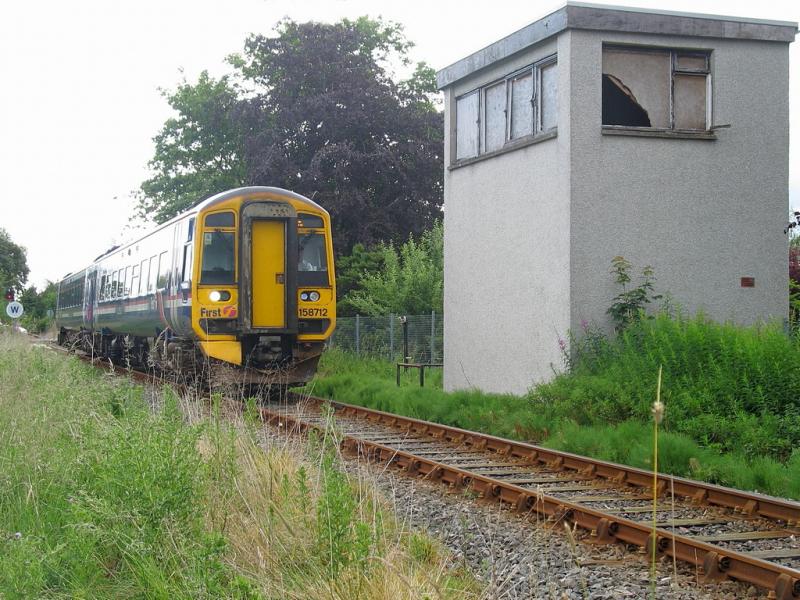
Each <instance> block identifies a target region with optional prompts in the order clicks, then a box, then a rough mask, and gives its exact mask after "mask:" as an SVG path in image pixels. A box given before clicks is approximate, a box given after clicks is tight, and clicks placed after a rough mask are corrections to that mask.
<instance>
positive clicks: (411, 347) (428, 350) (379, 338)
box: [329, 312, 444, 363]
mask: <svg viewBox="0 0 800 600" xmlns="http://www.w3.org/2000/svg"><path fill="white" fill-rule="evenodd" d="M403 319H405V325H404V324H403ZM404 328H407V339H408V341H407V343H408V354H407V355H405V356H409V357H411V361H412V362H421V363H440V362H442V356H443V338H444V333H443V321H442V315H441V313H436V312H432V313H430V314H428V315H386V316H383V317H362V316H360V315H357V316H355V317H338V318H337V319H336V331H335V332H334V334H333V336H332V337H331V339H330V341H329V345H330V347H332V348H341V349H342V350H347V351H348V352H353V353H355V354H358V355H360V356H371V357H375V358H385V359H387V360H390V361H396V360H401V359H402V358H403V356H404V354H403V349H404V331H403V330H404Z"/></svg>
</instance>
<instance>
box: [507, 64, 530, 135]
mask: <svg viewBox="0 0 800 600" xmlns="http://www.w3.org/2000/svg"><path fill="white" fill-rule="evenodd" d="M532 133H533V72H532V71H528V72H527V73H523V74H522V75H520V76H518V77H514V78H513V79H512V80H511V139H512V140H516V139H518V138H521V137H525V136H526V135H531V134H532Z"/></svg>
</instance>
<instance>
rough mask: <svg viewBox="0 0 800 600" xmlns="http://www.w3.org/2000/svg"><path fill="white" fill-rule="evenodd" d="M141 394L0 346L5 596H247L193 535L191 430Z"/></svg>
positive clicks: (215, 544) (196, 509)
mask: <svg viewBox="0 0 800 600" xmlns="http://www.w3.org/2000/svg"><path fill="white" fill-rule="evenodd" d="M23 365H24V366H23ZM142 391H143V390H142V388H140V387H135V386H133V385H131V384H129V383H127V382H125V381H122V380H112V381H108V380H106V378H104V377H101V376H98V373H97V372H96V371H95V370H93V369H91V368H90V367H88V366H86V365H83V364H81V363H79V362H78V361H77V360H75V359H70V360H66V359H65V358H64V357H63V356H61V355H58V354H56V353H53V352H48V351H46V350H42V349H32V348H30V346H28V345H27V344H26V343H24V342H21V343H15V342H14V341H13V339H12V336H7V335H5V336H3V335H0V422H2V423H4V426H3V427H2V428H0V589H2V590H3V591H4V593H5V594H6V597H9V598H17V597H20V598H22V597H42V596H58V597H119V596H125V597H145V596H151V597H152V596H157V597H221V596H225V597H239V598H244V597H246V596H245V595H243V594H242V593H240V592H241V591H242V589H245V588H246V586H245V588H243V587H242V580H241V578H239V577H237V576H235V575H234V573H233V572H232V571H231V570H230V568H229V566H228V565H227V564H226V563H225V562H224V561H223V560H222V558H221V557H222V556H223V555H224V553H225V552H226V542H225V540H224V539H223V538H221V537H220V536H219V535H217V534H215V533H213V532H209V531H208V530H207V529H206V528H205V525H204V521H203V514H204V508H203V503H204V500H205V499H206V495H207V490H208V488H207V480H206V478H205V476H204V474H203V471H202V469H200V468H199V467H200V465H201V464H202V462H201V457H200V455H199V454H198V451H197V446H196V445H197V441H198V436H199V435H200V430H199V429H197V428H192V427H188V426H186V425H185V424H184V423H183V420H182V417H181V415H180V414H179V413H178V411H177V408H176V407H175V406H174V403H173V404H172V406H169V405H168V406H167V407H166V408H165V409H164V410H163V411H160V412H155V413H154V412H151V411H150V410H149V408H148V404H147V403H146V402H145V400H144V398H143V394H142Z"/></svg>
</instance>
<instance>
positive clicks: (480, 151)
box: [450, 53, 558, 166]
mask: <svg viewBox="0 0 800 600" xmlns="http://www.w3.org/2000/svg"><path fill="white" fill-rule="evenodd" d="M553 65H558V54H557V53H554V54H550V55H548V56H545V57H544V58H541V59H539V60H537V61H535V62H533V63H531V64H529V65H526V66H524V67H522V68H520V69H516V70H514V71H512V72H510V73H508V74H506V75H504V76H503V77H500V78H497V79H494V80H492V81H490V82H488V83H486V84H484V85H481V86H480V87H477V88H473V89H470V90H469V91H467V92H464V93H463V94H460V95H458V96H456V97H455V98H454V101H453V115H452V116H451V122H452V128H451V131H452V134H453V143H452V144H451V152H450V154H451V156H450V164H451V166H459V165H461V164H466V163H470V162H472V161H475V160H480V159H482V158H488V157H490V156H495V155H497V154H500V153H503V152H507V151H509V150H513V149H516V148H518V147H520V146H523V145H527V143H531V142H534V141H539V140H541V139H548V138H550V137H554V136H555V135H557V133H558V124H557V123H558V116H557V115H556V125H555V126H554V127H551V128H549V129H544V128H543V127H542V70H543V69H545V68H546V67H549V66H553ZM527 74H530V75H531V77H532V86H531V88H532V89H531V99H530V102H531V123H530V133H527V134H525V135H521V136H519V137H512V128H511V123H512V119H513V108H512V107H513V97H512V94H513V82H514V81H515V80H517V79H520V77H523V76H525V75H527ZM498 85H502V86H503V88H504V97H505V109H504V110H503V113H504V121H505V123H504V130H503V143H502V145H501V146H500V147H499V148H495V149H492V150H486V138H487V135H486V126H487V124H488V119H487V116H486V109H487V105H488V103H487V102H486V94H487V92H488V91H489V90H491V89H493V88H495V87H496V86H498ZM556 93H557V92H556ZM472 94H477V98H478V120H477V122H476V123H475V127H476V128H477V137H478V143H477V151H476V154H473V155H470V156H462V157H460V158H459V157H458V137H459V136H458V103H459V101H461V100H463V99H465V98H467V97H469V96H471V95H472Z"/></svg>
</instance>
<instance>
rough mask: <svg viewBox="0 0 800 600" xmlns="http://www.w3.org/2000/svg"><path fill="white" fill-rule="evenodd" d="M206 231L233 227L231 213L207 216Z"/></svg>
mask: <svg viewBox="0 0 800 600" xmlns="http://www.w3.org/2000/svg"><path fill="white" fill-rule="evenodd" d="M205 224H206V229H208V228H209V227H234V216H233V213H232V212H221V213H214V214H213V215H208V216H207V217H206V221H205Z"/></svg>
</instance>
